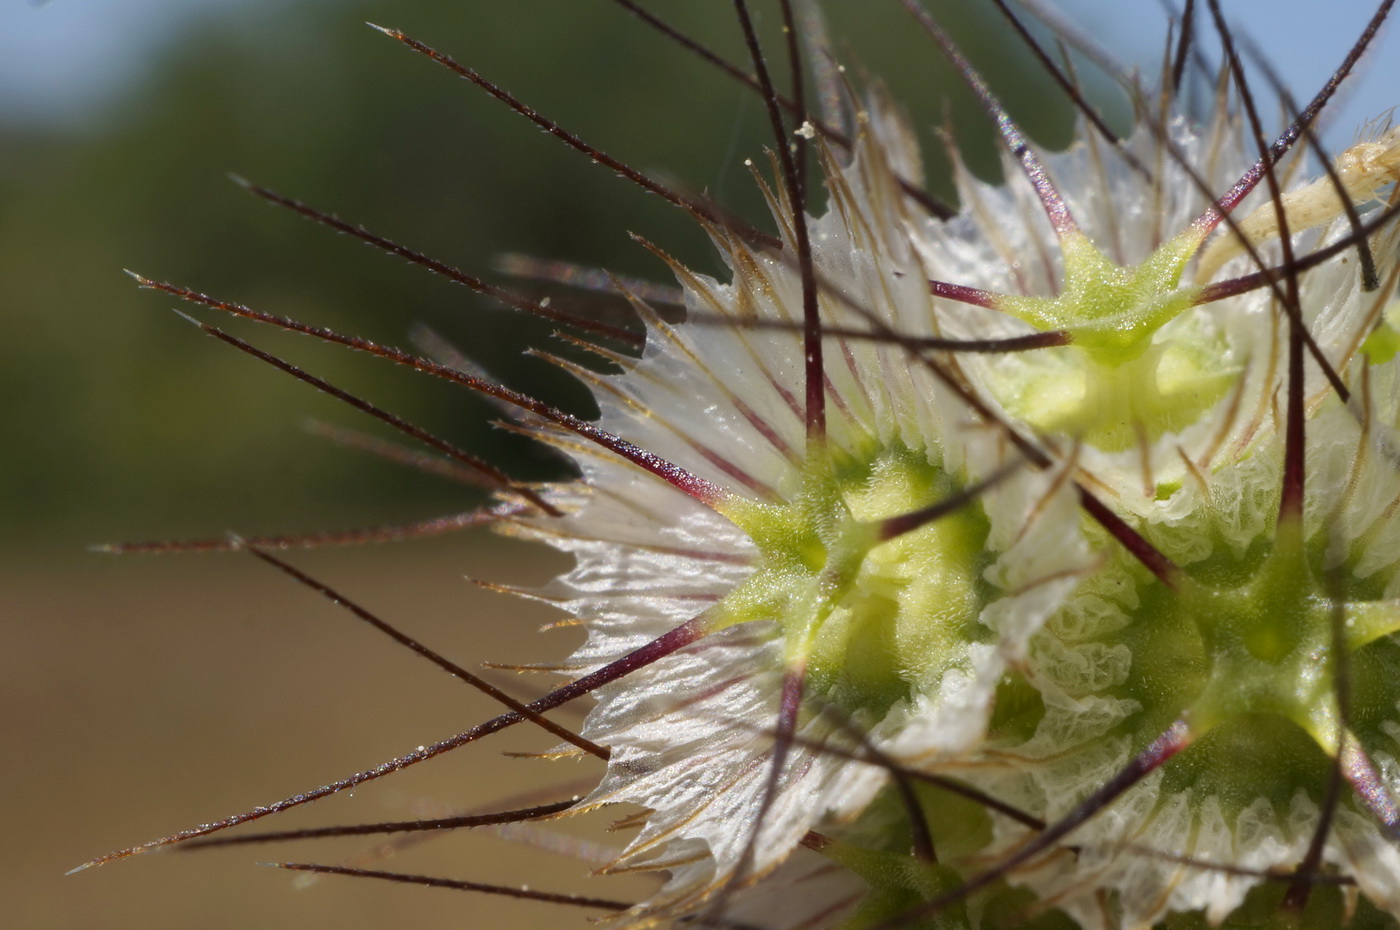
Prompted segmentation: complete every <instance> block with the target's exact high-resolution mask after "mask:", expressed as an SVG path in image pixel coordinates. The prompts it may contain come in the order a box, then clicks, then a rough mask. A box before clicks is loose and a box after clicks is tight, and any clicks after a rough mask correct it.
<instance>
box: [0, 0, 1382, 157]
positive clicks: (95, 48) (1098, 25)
mask: <svg viewBox="0 0 1400 930" xmlns="http://www.w3.org/2000/svg"><path fill="white" fill-rule="evenodd" d="M277 2H279V3H288V2H297V0H277ZM300 2H314V0H300ZM575 2H582V0H575ZM598 2H601V0H598ZM828 2H871V3H873V2H876V0H828ZM267 4H268V0H49V2H47V3H43V2H36V0H0V118H14V117H16V116H20V117H25V118H40V119H50V120H57V121H73V120H76V119H79V118H81V117H82V116H84V115H87V114H90V113H91V112H92V111H93V109H94V108H100V107H101V106H102V104H103V103H104V102H105V101H106V100H109V99H111V96H112V95H114V94H119V93H121V91H122V89H123V88H125V87H129V86H130V85H131V83H132V82H133V81H134V80H135V79H136V78H138V77H139V76H140V75H141V74H142V72H143V69H144V67H145V64H144V63H145V62H146V61H148V60H150V58H151V56H152V53H153V52H154V51H155V50H157V49H158V48H160V47H161V46H162V45H163V44H165V43H169V42H172V41H176V40H178V39H179V37H180V36H181V34H182V33H183V32H184V31H185V30H186V29H188V28H189V27H190V26H191V25H193V24H195V23H198V22H200V21H202V20H207V19H208V18H210V17H219V16H230V15H236V16H237V17H238V18H239V19H240V20H246V19H247V18H249V17H250V16H256V15H257V10H256V9H250V8H257V7H264V8H266V6H267ZM386 5H387V6H392V4H386ZM1060 5H1061V6H1062V7H1063V8H1064V9H1065V11H1066V12H1067V13H1068V14H1069V15H1070V16H1071V18H1073V19H1074V20H1075V21H1077V22H1079V23H1088V24H1092V29H1093V33H1094V35H1095V36H1096V38H1098V40H1099V41H1100V42H1101V43H1103V44H1104V45H1106V46H1107V47H1109V48H1111V49H1114V50H1115V51H1116V52H1117V53H1118V54H1119V56H1120V57H1121V58H1122V59H1123V60H1125V61H1129V62H1139V63H1142V64H1143V65H1144V67H1146V68H1155V67H1156V65H1155V62H1156V60H1157V57H1158V55H1159V51H1160V46H1159V43H1160V41H1161V35H1162V23H1163V14H1162V8H1161V6H1160V4H1159V3H1158V0H1060ZM1374 5H1375V4H1374V0H1332V2H1330V3H1328V4H1326V10H1325V12H1321V11H1320V8H1321V7H1322V4H1321V3H1319V2H1318V0H1225V8H1226V11H1227V16H1228V17H1229V18H1230V19H1231V21H1232V23H1234V24H1235V25H1237V26H1239V27H1241V28H1242V29H1243V30H1244V31H1246V32H1248V34H1250V35H1251V36H1252V37H1253V38H1254V40H1255V42H1256V44H1257V45H1258V46H1259V47H1260V48H1262V49H1266V50H1267V51H1268V53H1269V55H1270V57H1271V59H1272V60H1273V61H1274V63H1275V65H1276V67H1277V68H1278V69H1279V70H1280V71H1281V72H1282V73H1283V74H1284V75H1285V76H1286V77H1287V79H1288V81H1289V83H1290V84H1291V85H1292V87H1293V89H1294V92H1295V94H1296V95H1297V96H1298V97H1299V98H1302V99H1306V98H1307V97H1308V96H1310V95H1311V93H1312V92H1313V90H1314V89H1315V88H1316V87H1317V86H1319V84H1320V83H1321V82H1322V81H1323V80H1325V78H1326V75H1327V74H1328V73H1329V72H1330V70H1331V69H1332V68H1333V67H1334V66H1335V64H1336V62H1338V61H1339V60H1340V59H1341V57H1342V55H1343V54H1344V53H1345V50H1346V48H1347V47H1348V45H1349V44H1350V42H1351V41H1352V39H1353V37H1354V36H1355V35H1356V33H1357V32H1358V31H1359V30H1360V29H1361V26H1362V25H1363V24H1364V23H1365V21H1366V19H1367V18H1368V17H1369V16H1370V13H1371V10H1372V9H1373V8H1374ZM890 6H891V7H893V6H894V4H893V2H891V3H890ZM890 12H891V14H892V15H898V12H897V11H896V10H893V9H892V10H891V11H890ZM1397 73H1400V22H1397V23H1395V24H1393V26H1392V28H1390V29H1388V30H1386V32H1384V33H1382V35H1381V38H1380V41H1379V43H1378V45H1377V47H1376V48H1375V49H1374V51H1373V53H1372V55H1371V56H1370V59H1369V61H1368V62H1367V65H1366V67H1365V69H1364V71H1363V73H1362V75H1361V78H1362V80H1360V81H1358V82H1356V85H1357V87H1356V90H1354V91H1351V92H1349V96H1348V99H1347V100H1346V101H1345V107H1344V108H1341V109H1339V111H1338V113H1337V114H1336V116H1335V117H1334V121H1333V124H1332V125H1333V126H1335V127H1336V128H1334V129H1332V130H1331V131H1330V132H1329V133H1328V134H1329V136H1330V138H1331V141H1332V144H1333V145H1334V146H1335V145H1337V144H1342V145H1345V144H1346V143H1347V141H1348V140H1349V139H1350V136H1351V134H1352V132H1353V131H1354V129H1355V127H1356V126H1357V125H1358V124H1360V123H1361V122H1363V121H1364V120H1366V119H1368V118H1370V117H1373V116H1376V115H1378V114H1380V113H1383V112H1384V111H1386V110H1387V109H1388V108H1390V107H1392V106H1394V105H1396V104H1397V103H1400V81H1396V80H1395V78H1394V77H1393V76H1394V75H1396V74H1397Z"/></svg>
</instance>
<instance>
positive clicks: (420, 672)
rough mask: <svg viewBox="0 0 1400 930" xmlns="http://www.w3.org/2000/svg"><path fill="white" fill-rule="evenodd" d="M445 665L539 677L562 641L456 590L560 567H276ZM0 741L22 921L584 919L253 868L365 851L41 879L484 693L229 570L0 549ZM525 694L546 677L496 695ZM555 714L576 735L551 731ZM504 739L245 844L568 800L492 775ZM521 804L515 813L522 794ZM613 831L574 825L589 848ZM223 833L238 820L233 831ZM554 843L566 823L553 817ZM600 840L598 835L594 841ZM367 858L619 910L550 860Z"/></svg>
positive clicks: (282, 583) (489, 553) (169, 857)
mask: <svg viewBox="0 0 1400 930" xmlns="http://www.w3.org/2000/svg"><path fill="white" fill-rule="evenodd" d="M289 558H290V560H291V561H294V562H295V563H296V564H298V565H299V566H300V567H303V568H305V569H307V570H309V571H311V572H312V573H314V574H315V575H316V576H317V577H318V578H320V579H321V580H323V581H325V582H327V583H328V584H330V585H332V586H333V587H337V588H339V589H340V590H341V591H342V593H344V594H345V595H346V596H348V597H350V598H352V599H355V600H357V601H359V602H360V603H362V604H363V605H364V606H365V607H367V608H369V609H370V610H372V611H375V612H376V613H378V614H379V615H380V616H382V617H384V618H386V619H389V620H391V621H392V622H394V623H396V624H398V625H400V626H401V627H402V628H403V629H405V630H406V631H407V632H409V633H411V634H412V635H415V636H417V637H419V638H421V639H422V641H424V642H425V643H426V644H428V645H430V646H432V647H433V648H435V649H437V650H439V651H441V652H443V653H445V654H446V655H448V656H449V657H452V658H454V659H455V660H457V661H460V662H461V663H463V664H465V665H467V666H468V667H474V666H475V664H476V663H477V662H479V661H481V660H483V659H491V660H500V661H519V662H531V661H541V660H546V659H550V658H554V657H558V656H562V655H564V654H566V653H567V651H568V649H569V648H570V647H571V646H572V643H573V639H572V637H573V636H574V635H575V634H572V633H570V632H567V631H566V632H557V633H548V634H538V633H537V632H536V630H537V628H538V626H539V624H540V623H541V622H542V621H544V620H547V619H548V616H549V613H550V612H549V611H548V610H546V609H544V608H540V607H538V606H535V605H530V604H525V603H523V602H520V601H518V600H515V599H512V598H510V597H507V596H504V595H499V594H493V593H490V592H486V591H483V590H481V589H480V588H478V587H477V586H475V585H473V584H471V583H470V582H469V581H467V580H466V579H465V577H464V576H465V575H468V574H470V575H472V576H474V577H478V578H483V579H492V580H506V581H512V582H518V583H532V582H540V581H542V580H543V579H544V578H546V577H548V575H549V574H550V573H551V572H552V571H556V570H558V568H559V567H561V565H562V564H564V563H563V562H562V561H561V560H559V559H558V558H556V557H552V556H550V555H549V554H547V553H541V552H539V551H538V550H537V549H536V548H535V547H527V546H523V545H521V544H518V543H514V542H506V541H502V540H500V539H498V538H496V537H493V536H491V535H489V534H480V535H472V536H466V535H458V536H456V537H451V538H447V539H442V540H436V541H433V542H423V543H415V544H402V545H400V546H398V547H375V548H366V549H359V550H351V551H346V550H341V551H334V552H332V551H322V552H317V553H294V554H292V555H291V556H290V557H289ZM0 575H2V576H3V577H0V640H2V642H0V689H3V691H0V693H3V706H4V708H5V712H4V715H3V718H0V739H2V740H3V744H4V746H5V762H4V788H5V790H4V791H3V792H0V798H3V801H0V825H2V826H0V830H3V834H4V836H5V838H6V842H5V843H4V846H3V853H0V856H3V859H0V900H3V901H4V902H6V904H5V910H6V911H8V912H9V914H10V920H13V921H15V922H14V923H9V922H8V921H7V922H6V923H7V925H8V926H14V927H23V928H35V930H39V928H78V927H100V928H113V930H115V928H124V927H141V928H146V930H151V928H177V927H199V928H202V930H220V928H249V927H261V928H277V927H332V926H334V927H350V926H353V927H381V926H383V927H394V926H404V925H405V915H406V914H410V913H411V915H412V925H413V926H431V927H454V926H459V927H461V926H465V927H511V928H517V927H518V928H522V930H524V928H536V927H538V928H546V927H549V928H556V927H567V926H580V927H582V926H587V925H588V923H587V920H588V918H589V917H590V916H597V915H598V914H599V913H600V912H598V911H583V910H579V909H574V908H564V907H560V906H556V905H550V904H541V903H533V902H520V901H510V900H506V899H494V898H488V897H484V896H481V895H474V894H467V893H463V892H456V891H448V890H441V889H431V888H423V887H417V886H404V885H390V884H387V883H383V882H378V881H371V880H364V879H350V878H341V877H336V876H328V877H323V878H321V879H320V880H319V881H316V882H314V883H313V884H312V885H311V886H310V887H303V888H299V887H297V877H296V876H294V875H291V874H288V873H285V872H279V871H275V870H273V869H266V868H257V867H255V866H254V865H253V863H256V862H259V861H267V860H274V859H276V860H284V861H285V860H300V861H312V862H331V863H334V862H339V861H342V860H344V859H346V858H348V857H353V856H355V855H357V854H359V853H361V852H364V851H366V850H369V849H372V848H373V847H374V846H375V845H376V844H375V841H374V840H373V839H365V838H350V839H346V840H334V841H325V840H322V841H311V842H299V843H283V844H278V845H277V846H275V847H273V846H262V847H235V848H233V849H227V850H209V851H205V852H201V853H197V854H172V853H168V852H167V853H162V854H157V855H149V856H144V857H139V858H137V859H133V860H128V861H125V862H117V863H112V864H110V865H107V866H105V867H102V868H99V869H93V870H88V871H85V872H83V873H80V874H77V875H71V876H65V875H64V874H63V873H64V872H65V871H66V870H67V869H70V868H72V867H73V866H75V865H77V864H79V863H81V862H83V861H85V860H87V859H88V858H90V857H92V856H95V855H99V854H101V853H104V852H107V851H110V850H112V849H116V848H120V847H124V846H127V845H129V844H133V843H137V842H141V841H144V840H147V839H151V838H153V837H156V836H160V835H163V834H166V833H169V832H172V831H175V830H179V829H183V828H187V827H191V826H194V825H196V824H199V823H203V822H205V821H208V820H211V819H214V818H218V817H222V816H226V815H229V814H232V813H234V812H237V811H241V810H244V809H247V808H250V807H253V806H255V805H257V804H261V803H267V802H271V801H274V800H276V799H279V798H282V797H285V796H289V795H292V794H295V793H297V792H299V791H303V790H306V789H309V788H312V787H315V786H317V785H320V784H322V783H323V782H326V781H329V780H333V779H335V778H339V777H342V776H345V775H348V774H350V773H351V772H354V771H357V770H359V769H363V768H367V767H369V766H371V765H373V764H375V763H377V762H380V761H382V760H385V759H388V758H391V757H393V756H395V755H398V754H400V753H402V752H405V751H408V750H411V749H413V748H414V747H415V746H417V745H419V744H421V743H427V742H431V741H433V740H436V739H440V738H442V737H445V736H448V735H451V734H452V733H455V732H458V731H460V730H464V729H466V728H467V727H469V726H470V725H472V724H473V723H475V722H477V721H479V720H481V719H484V718H485V717H487V716H490V715H492V714H493V713H494V708H493V707H492V706H491V704H490V702H489V701H487V700H486V699H485V698H483V697H481V696H480V695H478V694H476V693H475V692H473V691H471V690H470V689H469V688H468V687H466V686H465V685H463V684H461V683H460V682H457V681H455V680H453V679H451V678H449V677H448V676H447V675H446V674H445V673H443V672H441V671H438V670H437V669H435V668H432V667H430V666H429V665H428V663H426V662H425V661H424V660H422V659H420V658H418V657H416V656H413V655H411V654H409V653H408V652H406V651H405V650H404V649H402V648H400V647H398V646H395V645H394V644H392V643H391V642H389V641H388V640H387V639H386V638H385V637H384V636H383V635H382V634H380V633H378V632H376V631H374V630H372V629H370V628H369V627H367V626H366V625H364V624H362V623H360V622H359V621H357V620H355V619H353V618H352V617H351V616H350V615H349V614H348V613H346V612H345V611H344V610H342V609H340V608H337V607H335V606H333V605H331V604H330V603H328V602H327V601H325V600H323V599H321V598H320V597H318V596H317V595H315V594H313V593H311V592H309V591H307V590H306V589H304V588H301V587H300V586H298V585H297V584H295V583H294V582H292V581H291V580H290V579H288V578H286V577H284V576H282V575H280V574H279V573H277V572H275V571H274V570H272V569H270V568H268V567H267V566H264V565H261V564H259V563H256V562H255V561H254V560H253V559H252V558H251V557H248V556H239V555H211V556H159V557H143V556H122V557H113V556H103V555H95V554H87V553H75V554H72V555H71V556H70V557H68V558H66V559H64V558H61V559H53V558H48V559H44V560H42V561H32V562H31V561H27V560H26V559H25V558H16V557H11V558H9V559H7V560H6V562H5V567H4V569H3V571H0ZM507 680H508V681H511V682H513V683H514V684H515V693H517V694H519V695H521V696H529V695H533V694H536V693H538V691H539V690H542V689H543V688H544V687H545V686H546V684H547V682H546V680H545V679H544V678H541V679H539V680H538V681H532V680H529V679H525V680H519V681H517V680H515V679H514V678H513V677H512V678H509V679H507ZM557 716H558V719H560V721H561V722H564V723H573V722H576V720H577V718H576V717H574V716H572V715H568V714H564V713H563V712H562V711H561V712H559V714H557ZM554 742H555V741H554V740H553V738H552V737H548V736H545V735H541V734H538V733H532V732H527V731H525V730H524V729H523V728H520V729H517V730H516V731H513V732H508V733H503V734H501V735H499V736H497V737H494V738H493V739H492V740H490V741H489V742H483V743H481V744H477V745H475V746H471V747H466V748H463V749H461V750H458V751H457V752H455V753H451V754H449V755H448V756H446V757H442V758H438V759H434V760H431V761H429V762H427V763H425V764H423V765H421V766H419V767H417V768H416V769H412V770H409V771H405V772H401V773H398V774H396V775H394V776H392V777H390V778H387V779H384V780H382V781H379V782H377V783H372V784H369V785H364V786H361V787H360V788H359V789H358V790H356V791H355V792H354V793H353V794H349V793H347V794H344V795H341V796H337V797H334V798H330V799H326V800H324V801H322V802H319V803H318V804H314V805H311V806H310V807H308V808H303V809H301V810H299V811H296V812H292V813H289V814H287V815H284V816H281V817H276V818H271V819H269V820H264V821H262V822H261V824H260V825H258V826H261V827H266V828H272V829H285V828H291V827H302V826H313V825H324V824H331V823H355V822H366V821H382V820H397V819H413V818H415V817H422V816H441V815H443V814H444V813H446V812H447V811H449V810H461V809H464V808H478V809H496V805H498V804H501V803H503V802H504V803H505V805H506V806H512V805H518V804H520V803H522V797H521V796H522V795H523V794H524V793H526V792H530V791H533V790H537V791H538V792H539V795H538V799H537V800H539V801H545V800H554V799H558V798H560V797H567V796H569V794H572V792H573V791H574V790H576V788H570V789H569V791H568V792H561V791H559V790H558V789H557V787H556V788H555V789H554V790H549V789H550V788H551V786H558V785H561V784H565V783H568V782H570V781H571V780H577V779H580V778H583V779H587V778H588V777H590V776H596V774H597V773H598V772H599V771H600V766H599V765H598V764H597V763H594V762H591V761H588V762H573V761H563V762H559V761H556V762H546V761H540V760H533V759H510V758H504V757H503V756H502V755H501V752H502V750H517V751H541V750H544V749H548V748H549V747H550V746H551V745H553V743H554ZM534 800H535V799H531V800H528V801H525V802H524V803H533V802H534ZM611 819H612V818H611V817H609V816H602V817H599V816H596V815H595V816H593V817H592V818H588V820H589V826H591V827H592V831H591V832H592V833H593V834H595V835H598V836H602V834H601V829H600V828H601V825H605V824H606V823H607V822H609V821H610V820H611ZM244 829H245V830H247V829H248V828H246V827H245V828H244ZM562 829H564V830H567V831H570V832H573V833H578V832H579V830H580V826H578V825H574V824H566V825H563V827H562ZM603 838H604V840H605V841H608V840H609V839H610V840H611V841H612V842H617V841H618V840H619V839H620V837H618V836H615V835H614V836H612V837H611V838H609V837H606V836H604V837H603ZM371 867H378V868H385V869H391V870H396V871H411V872H419V873H424V874H432V875H439V876H444V877H453V878H462V879H474V880H479V881H488V882H501V883H506V884H512V885H519V884H522V883H525V884H529V885H530V886H531V887H533V888H539V889H545V890H559V891H574V892H582V893H588V894H593V895H596V896H602V897H613V898H618V897H621V898H623V899H627V898H628V897H629V896H632V897H635V896H636V895H638V894H639V893H641V890H642V889H643V888H644V887H646V886H645V885H643V884H641V883H640V882H639V881H637V880H624V879H612V878H608V879H587V878H585V876H586V874H587V872H588V867H587V866H586V865H584V864H582V863H580V862H577V861H574V860H572V859H570V858H568V857H565V856H561V855H556V854H551V853H547V852H544V851H541V850H538V849H529V848H525V847H523V846H521V845H519V844H517V843H512V842H510V841H507V840H504V839H501V838H498V837H492V836H486V835H480V834H478V835H470V836H468V835H464V834H463V832H462V831H458V832H456V833H454V834H453V835H450V836H439V837H437V838H434V839H432V840H431V841H429V842H426V843H424V844H422V845H421V846H419V847H416V848H413V849H411V850H407V851H404V852H402V853H400V854H399V855H396V856H394V857H392V858H390V859H388V860H386V861H383V862H379V863H373V864H371Z"/></svg>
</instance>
